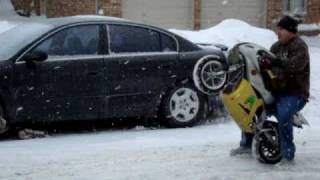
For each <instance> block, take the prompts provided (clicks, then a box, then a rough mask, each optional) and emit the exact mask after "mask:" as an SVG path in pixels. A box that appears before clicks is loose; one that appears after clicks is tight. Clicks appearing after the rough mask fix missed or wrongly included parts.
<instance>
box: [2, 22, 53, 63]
mask: <svg viewBox="0 0 320 180" xmlns="http://www.w3.org/2000/svg"><path fill="white" fill-rule="evenodd" d="M13 26H14V27H10V28H9V27H8V28H6V31H2V33H0V44H1V48H0V59H1V60H6V59H9V58H11V57H12V56H13V55H15V54H16V53H17V52H18V51H19V50H21V49H22V48H23V47H25V46H26V45H28V44H30V43H31V42H33V41H34V40H36V38H38V37H40V36H41V35H43V34H44V33H46V32H48V31H49V30H50V29H52V28H53V26H51V25H47V24H41V23H22V24H17V25H13ZM3 29H4V28H3Z"/></svg>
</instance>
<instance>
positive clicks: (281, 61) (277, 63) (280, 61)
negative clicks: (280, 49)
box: [271, 58, 284, 67]
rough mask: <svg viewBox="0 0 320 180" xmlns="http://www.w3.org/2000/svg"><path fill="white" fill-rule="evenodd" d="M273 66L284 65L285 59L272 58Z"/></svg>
mask: <svg viewBox="0 0 320 180" xmlns="http://www.w3.org/2000/svg"><path fill="white" fill-rule="evenodd" d="M271 66H273V67H283V66H284V61H283V60H282V59H280V58H275V59H272V60H271Z"/></svg>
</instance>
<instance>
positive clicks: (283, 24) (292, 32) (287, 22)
mask: <svg viewBox="0 0 320 180" xmlns="http://www.w3.org/2000/svg"><path fill="white" fill-rule="evenodd" d="M297 32H298V21H297V20H295V19H294V18H292V17H290V16H284V17H282V18H281V19H280V21H279V22H278V24H277V29H276V33H277V35H278V39H279V41H280V42H281V43H283V44H286V43H288V42H289V41H290V40H291V39H292V38H293V37H295V36H296V35H297Z"/></svg>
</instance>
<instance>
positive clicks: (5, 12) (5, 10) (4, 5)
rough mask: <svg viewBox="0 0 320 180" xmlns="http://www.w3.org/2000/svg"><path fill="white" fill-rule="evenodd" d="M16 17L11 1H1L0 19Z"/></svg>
mask: <svg viewBox="0 0 320 180" xmlns="http://www.w3.org/2000/svg"><path fill="white" fill-rule="evenodd" d="M16 15H17V14H16V12H15V10H14V8H13V6H12V3H11V1H10V0H0V18H3V17H8V16H16Z"/></svg>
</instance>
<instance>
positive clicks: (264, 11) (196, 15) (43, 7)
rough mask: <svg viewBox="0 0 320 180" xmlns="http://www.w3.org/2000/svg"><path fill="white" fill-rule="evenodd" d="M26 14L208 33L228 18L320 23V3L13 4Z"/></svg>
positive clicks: (147, 0) (78, 0) (25, 0)
mask: <svg viewBox="0 0 320 180" xmlns="http://www.w3.org/2000/svg"><path fill="white" fill-rule="evenodd" d="M12 3H13V5H14V7H15V9H16V10H19V11H22V12H25V13H26V14H28V13H29V14H37V15H45V16H47V17H61V16H71V15H79V14H99V15H106V16H116V17H123V18H127V19H131V20H134V21H138V22H143V23H147V24H151V25H157V26H160V27H163V28H177V29H196V30H198V29H204V28H208V27H212V26H214V25H216V24H217V23H219V22H220V21H222V20H224V19H227V18H236V19H241V20H244V21H246V22H248V23H250V24H252V25H255V26H260V27H272V25H273V24H274V22H275V21H276V20H278V18H279V17H281V16H282V15H284V14H288V13H290V14H297V15H299V16H301V17H302V18H303V19H304V23H307V24H312V23H315V24H319V23H320V0H241V1H239V0H68V1H66V0H12Z"/></svg>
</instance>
